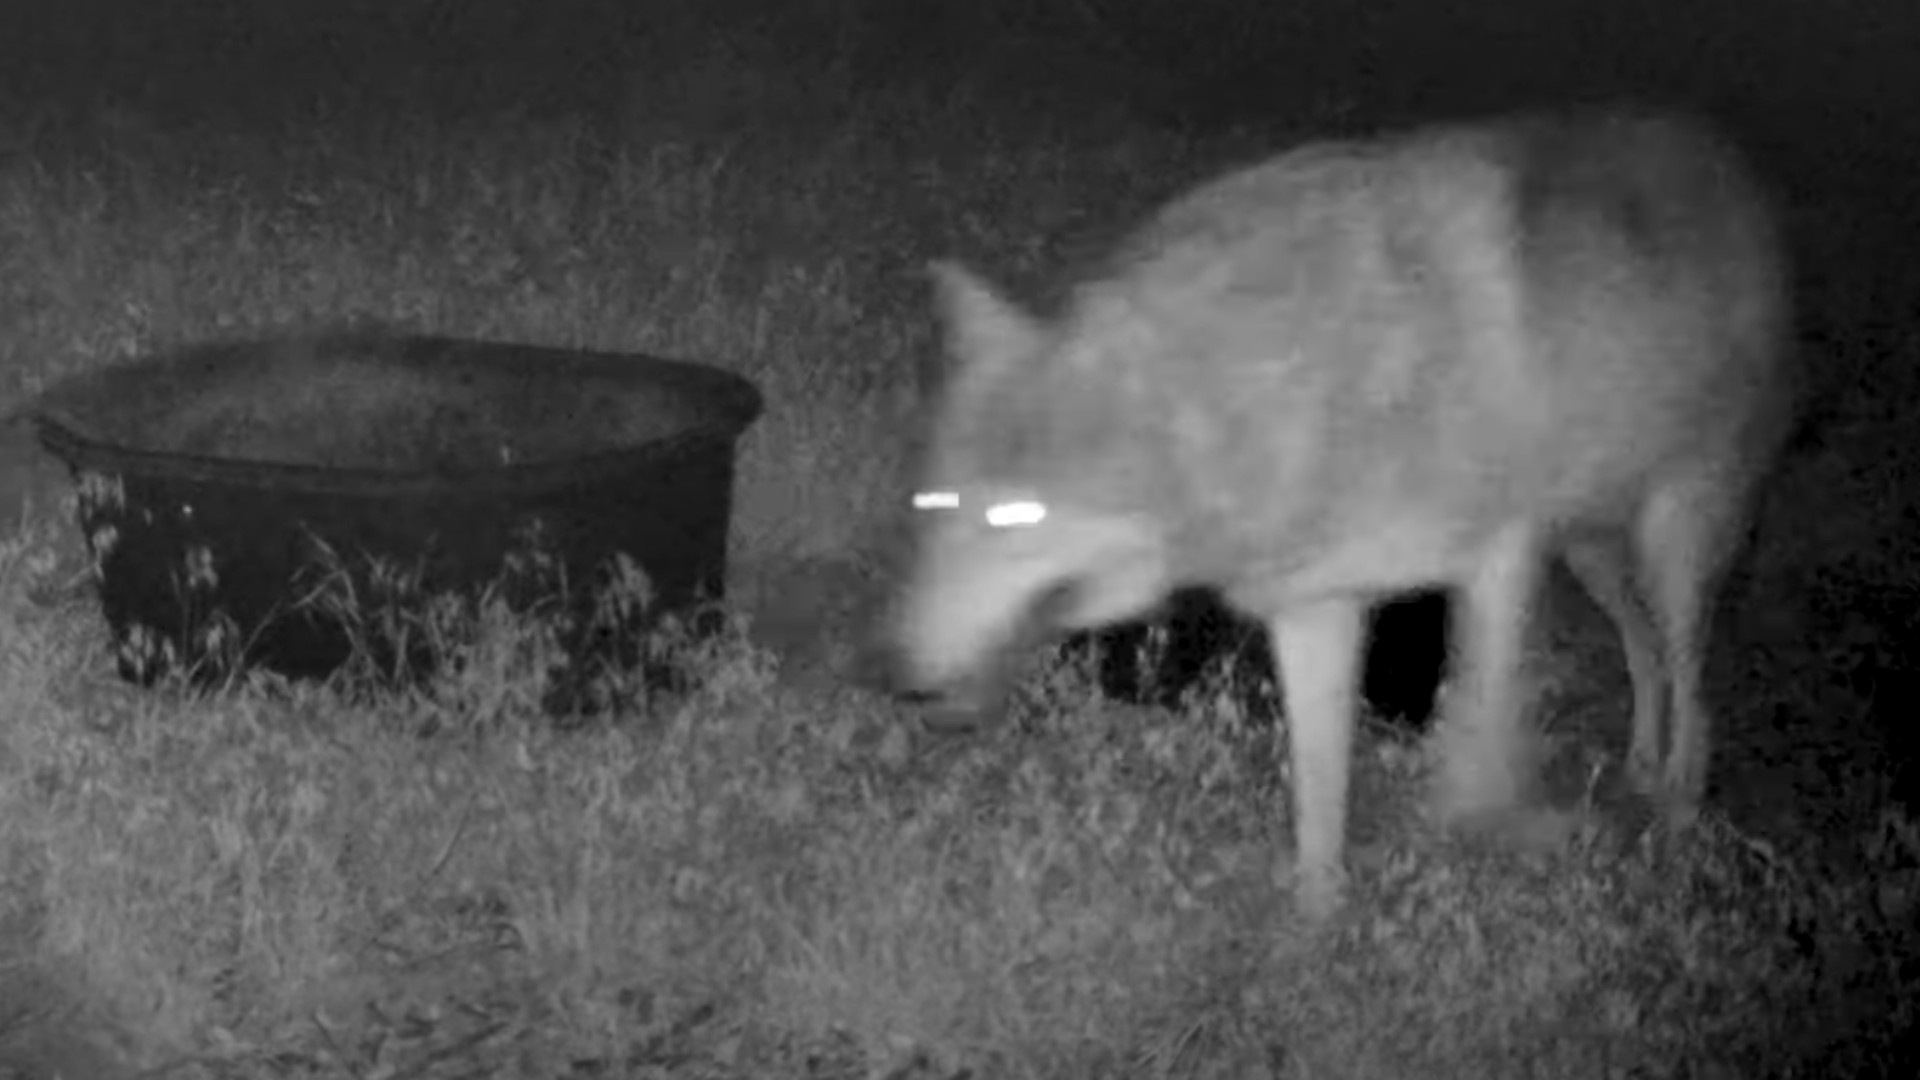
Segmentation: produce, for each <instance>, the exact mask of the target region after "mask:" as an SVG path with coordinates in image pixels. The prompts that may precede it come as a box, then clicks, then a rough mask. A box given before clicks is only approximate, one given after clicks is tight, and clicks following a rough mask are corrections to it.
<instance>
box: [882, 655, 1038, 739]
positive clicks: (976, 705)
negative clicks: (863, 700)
mask: <svg viewBox="0 0 1920 1080" xmlns="http://www.w3.org/2000/svg"><path fill="white" fill-rule="evenodd" d="M874 673H875V675H876V680H875V681H876V684H877V685H878V686H879V687H880V688H881V689H882V690H883V691H884V692H885V693H887V694H889V695H891V696H892V697H894V698H895V699H897V700H899V701H901V702H902V703H904V704H906V705H909V706H911V707H912V708H913V710H914V712H915V714H916V716H917V717H918V719H919V720H920V722H921V723H922V724H924V725H925V726H926V727H927V728H928V730H931V731H936V732H940V733H942V734H961V733H965V732H970V731H979V730H982V729H985V728H990V727H993V726H995V725H997V724H998V723H999V722H1000V720H1001V718H1002V716H1003V715H1004V711H1005V710H1004V708H1003V703H1002V701H1001V700H1000V699H1001V698H1002V697H1003V696H1004V695H1001V694H997V693H993V692H990V691H989V690H988V684H989V683H991V682H992V680H991V679H989V678H987V677H985V676H982V677H979V678H971V679H962V680H958V681H953V680H948V681H942V680H939V679H936V678H934V677H932V675H931V673H929V672H928V671H927V669H926V667H925V666H924V665H922V664H920V663H917V662H916V660H915V657H914V655H913V654H912V652H911V651H909V650H907V649H905V648H902V647H901V646H900V645H899V644H897V643H889V644H887V645H883V646H881V647H880V648H879V649H878V650H877V655H876V656H875V658H874Z"/></svg>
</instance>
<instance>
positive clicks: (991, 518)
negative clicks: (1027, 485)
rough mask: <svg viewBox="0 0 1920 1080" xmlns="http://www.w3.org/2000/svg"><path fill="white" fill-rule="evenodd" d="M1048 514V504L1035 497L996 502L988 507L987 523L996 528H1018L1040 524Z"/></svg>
mask: <svg viewBox="0 0 1920 1080" xmlns="http://www.w3.org/2000/svg"><path fill="white" fill-rule="evenodd" d="M1046 516H1047V504H1046V503H1043V502H1038V501H1035V500H1033V499H1019V500H1015V501H1013V502H1003V503H995V504H994V505H992V506H989V507H987V524H989V525H991V526H993V527H994V528H996V529H1017V528H1022V527H1024V526H1027V525H1038V524H1040V522H1041V521H1043V520H1045V518H1046Z"/></svg>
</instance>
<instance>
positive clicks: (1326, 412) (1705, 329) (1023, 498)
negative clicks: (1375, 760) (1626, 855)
mask: <svg viewBox="0 0 1920 1080" xmlns="http://www.w3.org/2000/svg"><path fill="white" fill-rule="evenodd" d="M935 277H936V280H937V285H938V292H939V296H940V305H941V310H942V314H943V317H944V322H945V325H946V327H947V331H948V334H949V348H950V351H951V353H952V354H953V360H954V361H955V369H954V375H953V378H952V381H951V384H950V385H949V387H948V389H947V394H946V397H945V400H944V402H943V404H942V407H941V410H940V412H939V414H938V416H937V418H936V420H935V426H934V430H933V433H932V440H931V449H930V453H929V459H928V463H927V472H926V476H925V478H924V484H923V489H922V495H921V497H920V498H921V504H922V506H923V508H924V509H925V510H926V513H925V514H924V520H923V522H922V524H923V529H924V531H923V534H922V538H921V543H920V545H919V547H918V549H917V562H916V564H915V568H914V570H913V573H912V576H911V580H910V582H909V585H908V588H907V590H906V592H905V595H904V596H903V597H902V598H901V603H900V606H899V612H898V621H897V623H896V624H895V636H896V638H897V651H898V654H899V657H900V661H901V668H902V675H903V677H904V679H905V681H906V682H907V683H908V684H909V685H911V686H913V687H915V688H918V689H921V690H928V691H936V692H937V691H953V690H955V689H958V688H966V687H970V686H973V685H976V684H977V683H978V681H979V680H980V678H981V676H982V673H984V672H988V671H991V670H994V669H995V668H996V666H997V663H998V660H999V658H1000V657H1001V655H1002V654H1003V653H1004V652H1005V650H1006V649H1008V648H1009V647H1011V646H1013V645H1014V644H1015V643H1024V642H1028V641H1031V640H1032V638H1033V633H1034V627H1035V625H1036V622H1038V623H1039V624H1040V625H1041V629H1043V630H1049V631H1063V630H1067V629H1077V628H1083V627H1087V626H1093V625H1099V624H1102V623H1106V622H1110V621H1116V620H1121V619H1125V618H1129V617H1132V616H1135V615H1138V614H1141V613H1142V612H1144V611H1147V610H1149V609H1150V608H1152V607H1153V606H1154V605H1155V604H1157V603H1158V602H1159V601H1160V600H1161V599H1162V598H1163V597H1164V596H1165V595H1166V594H1167V593H1168V592H1169V590H1171V589H1173V588H1175V587H1177V586H1184V585H1210V586H1215V587H1218V588H1219V589H1221V590H1222V592H1223V593H1224V594H1225V595H1226V597H1227V598H1228V600H1229V601H1230V602H1231V603H1232V604H1233V605H1234V606H1235V607H1237V608H1239V609H1241V610H1242V611H1244V612H1246V613H1248V614H1250V615H1252V616H1254V617H1257V618H1260V619H1263V620H1265V621H1266V623H1267V625H1268V626H1269V628H1270V629H1271V631H1272V636H1273V641H1274V645H1275V651H1276V660H1277V667H1278V669H1279V671H1280V673H1281V681H1282V683H1283V690H1284V698H1285V702H1286V706H1287V712H1288V716H1289V723H1290V729H1289V730H1290V742H1291V754H1292V765H1293V789H1294V824H1295V830H1296V840H1297V846H1298V852H1297V858H1296V864H1295V866H1296V876H1295V881H1296V887H1297V892H1298V898H1299V900H1300V902H1301V904H1302V905H1303V906H1304V907H1305V908H1306V909H1307V910H1308V911H1309V912H1310V913H1313V914H1325V913H1327V912H1330V911H1331V910H1333V909H1334V908H1335V907H1337V906H1338V904H1339V902H1340V899H1341V892H1342V888H1343V884H1344V880H1345V878H1344V873H1343V871H1342V868H1341V865H1342V850H1343V847H1344V844H1345V832H1346V803H1347V786H1348V768H1349V760H1348V759H1349V750H1350V746H1351V742H1352V735H1353V722H1354V710H1355V689H1356V681H1357V672H1358V670H1359V663H1360V656H1361V646H1362V642H1361V637H1362V633H1363V627H1364V624H1365V618H1364V613H1365V611H1366V609H1367V607H1368V606H1369V605H1370V604H1371V603H1373V602H1374V601H1376V600H1377V599H1379V598H1381V597H1382V596H1384V595H1386V594H1391V593H1397V592H1401V591H1404V590H1410V589H1414V588H1421V587H1429V586H1446V587H1453V588H1456V589H1457V590H1458V600H1459V602H1458V603H1457V604H1456V610H1457V612H1458V615H1457V616H1456V625H1455V627H1454V634H1453V638H1454V641H1455V642H1456V647H1457V648H1458V649H1459V657H1458V662H1457V668H1456V670H1457V673H1458V681H1457V684H1456V688H1455V689H1454V690H1453V691H1452V692H1451V693H1450V694H1449V701H1448V706H1447V711H1446V715H1445V716H1443V717H1442V724H1441V731H1442V734H1441V738H1442V740H1443V741H1442V746H1443V748H1444V754H1443V764H1442V766H1441V769H1440V774H1439V776H1438V778H1437V791H1436V797H1437V804H1438V806H1439V808H1440V809H1441V811H1442V812H1443V815H1444V816H1445V817H1446V818H1447V819H1449V820H1453V821H1463V820H1471V821H1479V820H1486V819H1490V818H1497V817H1499V816H1502V815H1505V814H1507V813H1508V812H1510V811H1513V810H1516V809H1519V808H1520V807H1521V805H1522V804H1523V803H1524V801H1525V800H1526V798H1527V796H1528V795H1529V792H1528V790H1527V788H1528V784H1529V780H1530V776H1531V770H1532V765H1531V762H1530V760H1529V754H1528V739H1527V738H1526V735H1525V731H1524V728H1523V725H1522V713H1523V708H1524V705H1525V702H1524V700H1523V698H1524V695H1523V693H1522V691H1521V689H1520V687H1521V679H1520V677H1519V673H1520V661H1521V656H1522V651H1523V648H1524V645H1525V637H1526V631H1527V623H1528V615H1529V612H1530V610H1531V608H1532V606H1533V602H1534V597H1535V591H1536V587H1537V584H1538V580H1539V576H1540V572H1541V569H1542V567H1543V566H1544V563H1545V560H1546V558H1547V557H1549V556H1550V555H1555V554H1557V555H1559V556H1561V557H1562V558H1564V559H1565V561H1566V562H1567V564H1568V565H1569V567H1570V568H1571V569H1572V570H1573V571H1574V573H1575V576H1576V577H1577V578H1578V579H1579V580H1580V581H1581V582H1582V584H1583V585H1584V586H1585V587H1586V589H1587V590H1588V591H1589V592H1590V593H1591V594H1592V596H1593V597H1594V599H1595V600H1596V601H1597V602H1598V604H1599V606H1600V607H1601V608H1602V609H1603V610H1605V611H1606V612H1607V614H1608V615H1609V616H1611V617H1612V619H1613V621H1614V622H1615V623H1616V624H1617V625H1618V628H1619V631H1620V634H1621V638H1622V642H1623V646H1624V649H1625V654H1626V659H1627V663H1628V667H1629V670H1630V672H1631V675H1632V681H1633V688H1634V711H1633V734H1632V740H1631V744H1630V752H1629V759H1628V760H1629V767H1630V775H1631V777H1632V779H1633V780H1634V782H1635V783H1636V785H1637V786H1638V787H1639V789H1640V790H1642V791H1643V792H1645V793H1646V794H1647V795H1649V796H1652V797H1654V798H1655V799H1657V800H1659V801H1660V802H1662V803H1663V804H1664V805H1666V806H1667V807H1668V808H1669V809H1670V810H1671V811H1672V814H1673V816H1674V817H1675V818H1677V819H1679V820H1682V821H1684V820H1686V819H1687V818H1688V817H1689V816H1690V815H1691V813H1692V812H1693V810H1694V808H1695V807H1696V806H1697V805H1698V803H1699V801H1700V799H1701V797H1702V795H1703V793H1704V788H1705V782H1706V775H1707V765H1708V739H1709V732H1710V729H1711V723H1710V720H1709V713H1708V710H1707V706H1706V704H1705V702H1704V701H1703V699H1702V694H1701V668H1702V662H1703V658H1704V655H1705V651H1706V644H1707V633H1708V623H1709V621H1710V617H1711V613H1712V606H1713V601H1714V598H1715V595H1716V591H1717V588H1718V585H1719V582H1720V580H1721V578H1722V576H1723V574H1724V572H1725V570H1726V568H1727V564H1728V562H1729V560H1730V559H1731V558H1733V557H1734V555H1735V554H1736V553H1737V552H1738V550H1739V548H1740V547H1741V544H1742V541H1743V540H1744V537H1745V534H1746V532H1747V528H1748V524H1749V518H1750V513H1751V510H1750V503H1751V501H1752V498H1753V495H1754V492H1755V488H1756V486H1757V484H1758V483H1759V481H1760V479H1761V478H1762V476H1763V474H1764V473H1765V471H1766V470H1767V468H1768V466H1769V464H1770V462H1771V459H1772V458H1773V457H1774V455H1775V454H1776V452H1777V449H1778V446H1779V444H1780V442H1781V439H1782V436H1783V433H1784V432H1785V430H1786V427H1787V420H1788V418H1789V416H1788V414H1789V411H1790V407H1791V402H1792V397H1793V393H1792V389H1793V380H1792V378H1791V377H1790V369H1789V364H1788V355H1787V351H1786V341H1785V335H1786V333H1787V324H1788V321H1789V319H1788V300H1787V290H1788V282H1787V272H1786V268H1785V266H1784V265H1783V257H1782V255H1781V253H1780V250H1779V244H1778V241H1777V239H1776V236H1775V225H1774V223H1773V217H1772V213H1771V211H1770V209H1769V206H1768V200H1767V198H1766V197H1765V195H1764V193H1763V192H1762V191H1761V190H1760V189H1759V187H1758V185H1757V184H1756V182H1755V181H1754V179H1753V178H1752V177H1751V176H1750V174H1749V172H1748V169H1747V167H1746V165H1745V164H1744V162H1743V160H1742V159H1741V157H1740V155H1739V154H1738V153H1737V152H1736V151H1735V150H1733V149H1732V148H1731V147H1730V146H1729V145H1727V144H1726V143H1725V142H1723V141H1722V140H1721V139H1720V137H1719V136H1718V135H1717V134H1715V133H1714V132H1712V131H1711V130H1710V129H1708V128H1707V127H1705V126H1704V125H1702V124H1699V123H1697V122H1695V121H1692V120H1689V119H1683V118H1678V117H1674V116H1669V115H1664V114H1658V113H1651V112H1642V111H1631V110H1615V111H1592V112H1584V113H1577V114H1565V115H1552V116H1529V117H1521V118H1514V119H1507V120H1502V121H1496V122H1489V123H1483V124H1478V125H1461V126H1455V127H1443V128H1430V129H1423V130H1417V131H1413V132H1408V133H1403V134H1399V135H1394V136H1390V137H1384V138H1380V139H1376V140H1370V141H1360V142H1345V143H1326V144H1318V145H1310V146H1307V147H1305V148H1302V149H1298V150H1295V151H1292V152H1290V153H1286V154H1284V155H1282V156H1280V157H1277V158H1274V159H1272V160H1270V161H1267V162H1265V163H1263V164H1259V165H1256V166H1253V167H1251V168H1247V169H1244V170H1241V171H1237V172H1233V173H1230V174H1228V175H1225V176H1223V177H1221V178H1219V179H1217V180H1215V181H1213V182H1212V183H1209V184H1206V185H1204V186H1202V187H1200V188H1198V189H1196V190H1194V191H1192V192H1190V193H1189V194H1187V195H1186V196H1184V197H1182V198H1180V199H1179V200H1177V201H1175V202H1174V203H1172V204H1171V205H1170V206H1168V207H1166V208H1165V209H1164V210H1162V211H1161V212H1160V213H1159V214H1158V215H1157V216H1156V217H1155V218H1154V219H1153V220H1152V221H1150V222H1148V223H1147V224H1146V225H1145V226H1144V227H1143V228H1142V229H1141V230H1140V232H1139V233H1138V234H1137V235H1136V236H1135V237H1134V238H1133V239H1132V241H1131V242H1130V243H1128V244H1127V245H1126V246H1125V247H1124V248H1123V250H1122V251H1120V252H1119V253H1118V255H1117V257H1116V259H1115V260H1114V262H1113V264H1112V266H1111V268H1110V270H1109V271H1108V272H1107V273H1105V274H1103V275H1101V276H1098V277H1095V278H1093V279H1092V280H1089V281H1086V282H1085V283H1084V284H1082V285H1081V286H1080V287H1079V288H1078V289H1077V290H1076V291H1075V292H1074V294H1073V295H1072V297H1071V299H1070V301H1069V303H1068V304H1067V307H1066V309H1065V310H1064V312H1062V313H1061V314H1060V315H1059V316H1058V317H1057V318H1051V319H1042V318H1039V317H1036V316H1034V315H1031V314H1028V313H1027V312H1025V311H1023V310H1020V309H1019V308H1017V307H1015V306H1013V305H1012V304H1010V303H1008V302H1007V301H1005V300H1002V299H1001V298H1000V297H998V296H997V295H995V293H994V292H993V291H992V289H991V288H990V287H989V286H987V285H986V284H984V283H982V282H981V281H979V280H978V279H976V278H974V277H973V276H971V275H970V274H968V273H967V272H966V271H964V270H961V269H959V268H957V267H953V266H950V265H942V266H939V267H936V268H935Z"/></svg>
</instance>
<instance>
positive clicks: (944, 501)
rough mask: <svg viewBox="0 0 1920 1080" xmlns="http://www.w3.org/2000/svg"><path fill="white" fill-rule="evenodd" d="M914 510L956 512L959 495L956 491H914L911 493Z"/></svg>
mask: <svg viewBox="0 0 1920 1080" xmlns="http://www.w3.org/2000/svg"><path fill="white" fill-rule="evenodd" d="M913 508H914V509H915V510H958V509H959V508H960V493H959V492H957V491H916V492H914V493H913Z"/></svg>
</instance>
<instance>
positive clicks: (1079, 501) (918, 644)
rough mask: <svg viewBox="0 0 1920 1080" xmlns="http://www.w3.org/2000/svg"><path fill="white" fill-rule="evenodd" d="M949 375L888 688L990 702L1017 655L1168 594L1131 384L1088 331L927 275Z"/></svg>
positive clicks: (985, 290) (918, 499) (949, 276)
mask: <svg viewBox="0 0 1920 1080" xmlns="http://www.w3.org/2000/svg"><path fill="white" fill-rule="evenodd" d="M933 277H934V281H935V286H936V289H937V291H938V294H939V309H940V313H941V318H942V321H943V323H944V326H945V330H946V334H947V349H948V352H949V359H950V361H951V364H952V368H951V372H950V375H949V380H948V385H947V387H946V390H945V397H944V400H943V401H942V403H941V407H940V410H939V413H938V415H937V416H936V418H935V420H934V426H933V431H932V438H931V443H930V445H929V448H928V456H927V461H926V465H925V468H924V471H923V473H922V477H921V484H920V486H919V489H918V490H917V491H916V492H915V494H914V508H915V515H916V517H917V518H918V526H919V530H918V541H917V549H916V552H915V557H914V562H913V566H912V569H911V572H910V577H909V581H908V584H907V588H906V591H905V593H904V595H903V596H902V597H901V598H900V602H899V605H898V608H897V610H896V612H895V616H894V619H895V621H894V625H893V628H892V634H891V637H892V639H893V653H894V661H895V663H894V668H895V670H894V676H895V684H896V686H897V687H898V688H899V689H901V690H903V691H909V692H913V693H918V694H925V695H930V696H934V697H944V698H948V699H954V698H958V699H959V702H958V703H959V704H962V705H968V706H972V705H981V704H985V703H986V701H985V700H984V699H988V698H991V697H994V696H997V693H998V686H999V681H1000V679H999V676H1000V672H1001V670H1002V661H1003V660H1004V659H1005V657H1006V655H1007V653H1008V652H1009V651H1010V650H1011V649H1012V648H1013V647H1015V646H1016V645H1020V644H1028V643H1033V642H1035V641H1037V640H1041V639H1044V638H1046V637H1048V636H1050V635H1052V634H1054V633H1057V632H1061V631H1066V630H1073V629H1081V628H1086V627H1092V626H1096V625H1100V624H1104V623H1109V622H1117V621H1121V620H1124V619H1127V618H1130V617H1132V616H1135V615H1137V614H1139V613H1141V612H1143V611H1145V610H1147V609H1149V608H1151V607H1153V606H1154V605H1155V604H1157V603H1158V602H1159V601H1160V600H1161V599H1162V598H1163V597H1164V596H1165V595H1166V593H1167V591H1168V589H1169V586H1170V582H1169V570H1168V567H1169V563H1170V561H1171V560H1170V558H1169V553H1168V551H1167V540H1166V537H1165V535H1164V532H1163V530H1162V528H1161V526H1160V518H1159V516H1158V515H1157V514H1156V513H1155V509H1156V508H1155V507H1154V506H1153V505H1151V503H1152V497H1151V495H1150V492H1151V491H1152V490H1153V488H1154V485H1153V484H1152V483H1151V482H1149V479H1148V478H1143V477H1142V476H1141V475H1140V473H1141V469H1142V466H1141V464H1140V462H1141V461H1142V460H1144V459H1143V457H1142V455H1140V454H1138V453H1137V452H1135V449H1136V448H1133V447H1130V446H1129V441H1130V435H1132V434H1133V433H1134V432H1135V431H1136V429H1137V428H1138V425H1137V424H1136V423H1135V422H1134V421H1135V417H1134V416H1133V415H1132V414H1133V411H1134V410H1133V409H1132V408H1131V407H1130V404H1131V401H1130V398H1129V393H1128V390H1127V387H1126V386H1125V385H1124V384H1125V382H1126V380H1125V378H1124V377H1120V376H1119V375H1118V373H1117V372H1116V371H1115V370H1114V367H1113V365H1112V364H1111V363H1108V362H1106V361H1105V360H1104V359H1103V358H1102V357H1101V356H1099V355H1097V354H1098V353H1099V352H1101V351H1102V347H1101V346H1099V345H1098V344H1097V343H1096V342H1095V341H1094V337H1095V335H1091V334H1087V333H1084V332H1081V331H1080V330H1078V329H1074V328H1072V327H1073V326H1074V325H1076V324H1069V325H1068V326H1066V327H1062V326H1055V325H1051V324H1048V323H1043V322H1041V321H1040V320H1038V319H1036V318H1034V317H1033V316H1030V315H1028V314H1027V313H1025V312H1024V311H1021V310H1020V309H1018V308H1017V307H1015V306H1014V305H1012V304H1010V303H1008V302H1006V301H1004V300H1002V299H1000V298H999V297H998V296H996V295H995V294H994V292H993V291H992V289H991V288H990V287H989V286H987V285H986V284H985V283H983V282H981V281H980V280H978V279H977V278H975V277H973V276H972V275H971V274H969V273H967V272H966V271H964V270H962V269H960V268H959V267H957V266H952V265H949V264H937V265H935V266H934V267H933Z"/></svg>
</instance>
